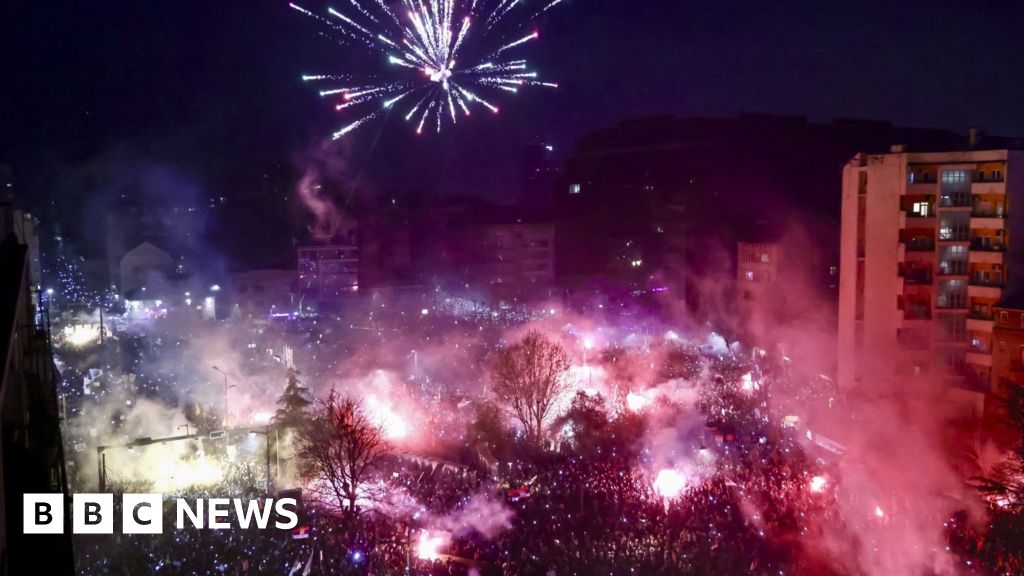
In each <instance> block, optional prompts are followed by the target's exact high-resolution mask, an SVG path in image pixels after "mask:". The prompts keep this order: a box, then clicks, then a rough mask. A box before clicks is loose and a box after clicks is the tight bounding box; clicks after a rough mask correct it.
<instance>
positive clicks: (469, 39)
mask: <svg viewBox="0 0 1024 576" xmlns="http://www.w3.org/2000/svg"><path fill="white" fill-rule="evenodd" d="M561 2H562V0H553V1H550V2H548V3H547V4H545V7H544V8H543V9H542V10H540V11H539V12H537V13H536V14H535V16H537V15H540V14H541V13H543V12H546V11H547V10H549V9H551V8H554V7H555V6H556V5H558V4H560V3H561ZM524 4H528V3H524V2H522V1H521V0H402V2H401V4H400V5H399V6H400V8H398V7H396V9H392V8H391V7H390V6H389V3H388V2H386V0H347V2H346V3H345V4H343V6H342V7H341V8H338V9H335V8H333V7H329V8H327V15H328V16H329V17H322V16H319V15H317V14H315V13H313V12H312V11H310V10H308V9H306V8H304V7H302V6H299V5H297V4H294V3H292V4H289V6H290V7H291V8H293V9H295V10H296V11H298V12H300V13H301V14H303V15H305V16H308V17H310V18H313V19H314V20H316V21H317V22H318V23H320V24H321V25H324V26H326V27H328V28H329V29H330V34H326V33H325V34H324V35H325V36H327V37H328V38H332V39H335V40H337V41H338V42H340V43H343V44H348V45H366V46H367V47H368V48H369V49H370V50H371V51H372V52H374V53H379V54H382V55H384V57H385V58H384V59H383V60H382V62H383V63H384V64H385V65H386V66H385V67H384V70H385V73H384V74H383V75H380V76H381V79H378V78H373V79H371V80H363V81H357V80H353V78H352V76H348V75H337V74H307V75H304V76H303V77H302V79H303V80H304V81H344V82H352V83H353V84H351V85H349V86H342V87H339V86H337V85H335V86H328V87H326V88H325V89H324V90H321V91H320V96H322V97H340V98H341V101H340V102H336V103H335V108H336V109H337V110H339V111H341V110H349V109H361V110H362V112H361V114H362V116H361V117H359V118H357V119H356V120H354V121H353V122H350V123H349V124H347V125H345V126H344V127H342V128H341V129H340V130H338V131H337V132H335V133H334V138H335V139H337V138H340V137H342V136H344V135H346V134H348V133H350V132H352V131H353V130H355V129H356V128H358V127H359V126H362V125H364V124H366V123H367V121H369V120H371V119H373V118H377V117H379V116H381V111H382V110H389V109H391V108H392V107H394V106H395V105H396V104H398V103H399V102H403V101H405V99H406V96H409V95H410V94H413V95H419V98H418V99H416V100H413V99H408V102H409V103H412V102H415V104H412V105H411V107H410V108H407V109H405V110H404V111H403V115H404V116H405V119H406V120H407V121H412V120H414V119H415V120H416V121H417V125H416V131H417V132H418V133H419V132H422V130H423V127H424V125H425V123H426V122H427V120H428V118H430V116H431V114H433V115H434V120H435V123H436V127H437V131H438V132H440V131H441V129H442V128H443V126H444V125H445V124H449V123H450V124H451V125H454V124H456V123H457V121H458V116H459V111H461V112H462V113H463V114H465V115H466V116H469V115H470V112H471V109H472V108H473V107H474V106H477V105H479V106H481V107H483V108H487V109H488V110H490V111H491V112H493V113H495V114H497V113H498V110H499V109H498V107H497V106H495V105H494V104H492V103H490V102H489V101H488V100H487V99H485V97H484V95H486V93H487V92H488V91H493V92H494V93H501V92H508V93H517V92H518V91H519V90H521V89H522V88H523V87H528V86H540V87H546V88H557V87H558V85H557V84H555V83H552V82H541V81H539V80H537V77H538V74H537V73H536V72H534V71H531V70H529V66H528V64H527V61H526V60H524V59H521V58H520V59H515V60H511V59H505V60H503V59H502V54H503V53H505V52H506V51H511V50H515V49H517V48H519V47H521V46H523V45H524V44H527V43H528V42H531V41H533V40H536V39H538V38H539V37H540V35H539V33H538V32H536V31H533V32H531V33H529V34H527V35H525V36H523V35H521V34H522V29H523V28H524V27H526V25H527V24H528V23H529V21H531V20H532V17H528V16H527V15H525V14H524V16H518V14H521V13H524V11H525V10H526V8H522V7H523V5H524ZM517 8H520V9H519V10H517ZM474 20H479V21H481V22H482V25H477V24H475V23H474ZM474 30H475V31H476V32H474ZM334 35H337V36H340V37H337V38H336V37H335V36H334ZM488 46H490V48H488ZM483 54H486V56H483V57H481V55H483ZM409 69H411V70H412V71H410V70H409ZM478 89H480V90H482V92H483V93H485V94H484V95H481V94H480V93H478ZM488 97H489V96H488Z"/></svg>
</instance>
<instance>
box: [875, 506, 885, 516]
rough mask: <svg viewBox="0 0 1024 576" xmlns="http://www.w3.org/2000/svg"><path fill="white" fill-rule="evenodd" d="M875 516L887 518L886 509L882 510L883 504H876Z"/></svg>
mask: <svg viewBox="0 0 1024 576" xmlns="http://www.w3.org/2000/svg"><path fill="white" fill-rule="evenodd" d="M875 516H876V517H878V518H885V511H884V510H882V508H881V506H875Z"/></svg>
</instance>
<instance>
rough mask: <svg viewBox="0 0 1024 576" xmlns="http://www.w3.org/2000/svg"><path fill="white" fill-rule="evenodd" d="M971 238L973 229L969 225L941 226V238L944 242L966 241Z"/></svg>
mask: <svg viewBox="0 0 1024 576" xmlns="http://www.w3.org/2000/svg"><path fill="white" fill-rule="evenodd" d="M970 238H971V229H970V227H967V226H963V227H960V226H957V227H955V228H952V227H951V228H941V227H940V228H939V240H941V241H943V242H966V241H968V240H970Z"/></svg>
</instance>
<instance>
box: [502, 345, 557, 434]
mask: <svg viewBox="0 0 1024 576" xmlns="http://www.w3.org/2000/svg"><path fill="white" fill-rule="evenodd" d="M571 367H572V362H571V361H570V359H569V355H568V354H566V352H565V350H564V349H562V347H561V346H560V345H559V344H558V343H556V342H551V341H550V340H548V339H547V338H545V337H544V336H543V335H542V334H541V333H540V332H537V331H535V330H534V331H531V332H529V333H528V334H527V335H526V336H525V337H524V338H523V339H522V340H521V341H519V342H517V343H515V344H513V345H512V346H509V347H507V348H505V349H504V350H502V351H501V354H500V355H499V356H498V361H497V362H496V363H495V365H494V373H493V374H492V377H491V378H492V380H493V383H494V395H495V397H496V398H497V399H498V401H499V402H500V403H501V404H502V405H504V407H505V408H506V409H507V410H508V411H509V412H510V413H511V414H512V416H514V417H515V418H516V420H519V422H520V423H521V424H522V425H523V428H525V429H526V433H527V436H528V437H529V439H530V441H531V442H534V443H537V444H539V443H540V442H541V439H542V438H543V433H544V422H545V420H547V419H548V417H549V416H552V415H553V414H552V412H553V410H554V409H555V406H556V405H557V404H558V401H559V400H560V399H561V398H562V397H563V396H564V395H565V394H567V393H568V392H569V391H570V389H571V388H572V383H571V382H570V380H569V374H568V373H569V368H571Z"/></svg>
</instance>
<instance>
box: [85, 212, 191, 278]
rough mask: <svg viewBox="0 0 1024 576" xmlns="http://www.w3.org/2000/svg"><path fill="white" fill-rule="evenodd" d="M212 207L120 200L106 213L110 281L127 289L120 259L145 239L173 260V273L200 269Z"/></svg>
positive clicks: (185, 272)
mask: <svg viewBox="0 0 1024 576" xmlns="http://www.w3.org/2000/svg"><path fill="white" fill-rule="evenodd" d="M208 212H209V208H207V207H204V206H202V205H188V204H182V205H168V204H161V203H153V202H142V201H131V200H120V201H118V202H117V203H115V204H114V205H112V206H110V207H109V208H108V210H107V213H106V227H105V228H104V233H105V234H106V238H105V244H106V252H107V267H108V273H109V277H110V282H111V284H113V285H115V286H118V287H119V288H121V290H122V292H123V291H126V290H129V289H130V288H124V287H122V286H121V285H122V284H124V279H122V278H121V259H122V258H123V257H124V256H125V255H126V254H127V253H128V252H129V251H131V250H133V249H135V248H136V247H138V246H139V245H140V244H143V243H144V242H150V243H152V244H154V245H156V246H159V247H160V248H161V249H162V250H164V251H165V252H167V253H168V254H170V255H171V257H172V258H173V259H174V274H175V275H177V276H179V277H182V276H189V275H192V274H194V273H196V272H197V270H195V268H196V267H197V266H199V265H201V264H202V263H201V262H200V261H199V256H200V255H201V254H204V253H205V248H204V233H205V225H206V219H207V217H208Z"/></svg>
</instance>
